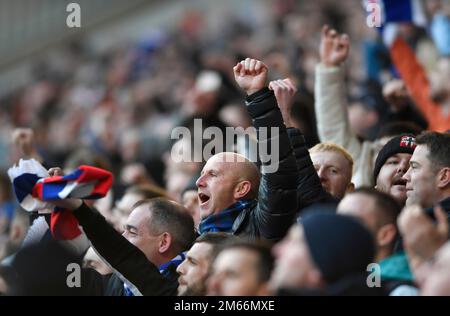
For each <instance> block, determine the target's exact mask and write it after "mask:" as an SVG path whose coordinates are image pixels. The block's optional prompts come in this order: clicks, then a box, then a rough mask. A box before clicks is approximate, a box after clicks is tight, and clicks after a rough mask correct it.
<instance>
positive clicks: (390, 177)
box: [373, 135, 416, 206]
mask: <svg viewBox="0 0 450 316" xmlns="http://www.w3.org/2000/svg"><path fill="white" fill-rule="evenodd" d="M415 148H416V140H415V137H414V136H412V135H400V136H397V137H394V138H392V139H391V140H390V141H388V142H387V143H386V145H384V147H383V148H381V150H380V152H379V153H378V156H377V158H376V160H375V166H374V170H373V175H374V179H375V183H376V184H375V188H376V189H377V190H379V191H381V192H385V193H388V194H390V195H391V196H393V197H394V198H395V199H396V200H397V202H398V203H400V205H402V206H403V205H405V202H406V180H405V179H404V178H403V176H404V175H405V173H406V172H407V171H408V168H409V160H410V159H411V156H412V154H413V153H414V149H415Z"/></svg>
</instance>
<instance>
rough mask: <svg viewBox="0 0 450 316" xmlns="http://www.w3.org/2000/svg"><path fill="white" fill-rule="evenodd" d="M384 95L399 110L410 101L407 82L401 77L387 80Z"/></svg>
mask: <svg viewBox="0 0 450 316" xmlns="http://www.w3.org/2000/svg"><path fill="white" fill-rule="evenodd" d="M383 96H384V98H385V99H386V101H387V102H388V103H389V104H390V105H392V106H393V107H394V108H395V109H397V110H400V109H401V108H402V107H404V106H405V105H407V104H408V101H409V93H408V90H407V89H406V86H405V83H404V82H403V81H402V80H400V79H394V80H391V81H389V82H387V83H386V84H385V85H384V87H383Z"/></svg>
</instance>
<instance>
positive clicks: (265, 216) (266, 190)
mask: <svg viewBox="0 0 450 316" xmlns="http://www.w3.org/2000/svg"><path fill="white" fill-rule="evenodd" d="M246 104H247V110H248V113H249V114H250V116H251V118H252V120H253V126H254V127H255V128H256V131H257V135H258V154H259V158H260V160H261V173H262V174H261V182H260V186H259V194H258V204H257V206H256V209H255V210H254V211H253V212H252V214H251V221H252V222H253V223H254V225H256V226H257V230H258V232H259V234H260V237H262V238H264V239H267V240H270V241H277V240H279V239H281V238H283V237H284V235H285V234H286V232H287V231H288V229H289V227H290V226H291V225H292V223H293V221H294V219H295V214H296V211H297V198H296V189H297V183H298V170H297V166H296V163H295V157H294V155H293V152H292V148H291V145H290V142H289V138H288V135H287V132H286V127H285V126H284V123H283V119H282V117H281V112H280V110H279V109H278V106H277V104H276V99H275V95H274V94H273V91H270V90H269V89H267V88H264V89H262V90H260V91H258V92H256V93H254V94H252V95H250V96H249V97H248V98H247V100H246Z"/></svg>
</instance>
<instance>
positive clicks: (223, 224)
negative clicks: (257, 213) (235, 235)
mask: <svg viewBox="0 0 450 316" xmlns="http://www.w3.org/2000/svg"><path fill="white" fill-rule="evenodd" d="M256 203H257V201H256V200H241V201H237V202H236V203H234V204H233V205H231V206H230V207H228V208H226V209H224V210H223V211H220V212H219V213H216V214H212V215H209V216H208V217H206V218H205V219H203V220H202V221H201V222H200V226H199V233H200V234H204V233H217V232H230V231H231V229H232V228H233V223H234V221H235V220H236V218H237V217H238V215H239V214H240V213H241V212H242V211H243V210H244V209H246V208H253V207H254V206H255V205H256Z"/></svg>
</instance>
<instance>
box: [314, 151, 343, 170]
mask: <svg viewBox="0 0 450 316" xmlns="http://www.w3.org/2000/svg"><path fill="white" fill-rule="evenodd" d="M311 160H312V162H313V164H315V165H324V166H334V167H340V166H342V165H343V164H348V162H347V160H346V159H345V157H344V156H342V155H341V154H340V153H337V152H335V151H320V152H314V153H311Z"/></svg>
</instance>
